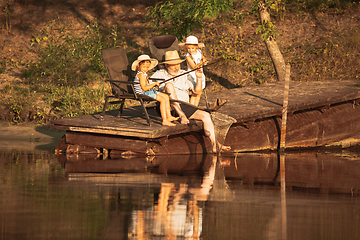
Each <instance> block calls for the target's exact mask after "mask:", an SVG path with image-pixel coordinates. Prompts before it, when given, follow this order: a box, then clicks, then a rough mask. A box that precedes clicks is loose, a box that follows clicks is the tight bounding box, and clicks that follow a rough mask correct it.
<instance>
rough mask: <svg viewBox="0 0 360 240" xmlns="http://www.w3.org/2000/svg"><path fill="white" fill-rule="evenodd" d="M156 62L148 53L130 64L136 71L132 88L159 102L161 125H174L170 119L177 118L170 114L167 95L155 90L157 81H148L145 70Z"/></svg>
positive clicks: (152, 66) (149, 68) (157, 84)
mask: <svg viewBox="0 0 360 240" xmlns="http://www.w3.org/2000/svg"><path fill="white" fill-rule="evenodd" d="M157 64H158V61H157V60H156V59H152V58H150V57H149V56H148V55H140V56H139V57H138V59H137V60H135V61H134V62H133V64H132V66H131V69H132V70H133V71H137V73H136V76H135V79H134V89H135V92H136V93H137V94H143V95H146V96H148V97H151V98H154V99H156V100H158V101H159V102H160V112H161V117H162V119H163V121H162V125H164V126H175V124H174V123H172V121H175V120H177V119H178V118H175V117H173V116H172V115H171V112H170V101H169V96H168V95H167V94H165V93H162V92H159V91H156V90H155V89H154V87H155V86H159V85H160V83H159V82H154V83H152V82H150V81H149V79H148V75H147V72H148V71H149V70H151V69H153V68H154V67H155V66H156V65H157Z"/></svg>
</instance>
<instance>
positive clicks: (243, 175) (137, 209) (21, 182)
mask: <svg viewBox="0 0 360 240" xmlns="http://www.w3.org/2000/svg"><path fill="white" fill-rule="evenodd" d="M359 159H360V158H358V157H356V156H355V157H353V158H351V159H349V158H348V157H344V156H343V155H336V154H334V153H331V154H326V153H321V152H302V153H291V154H290V153H287V154H284V155H280V156H278V155H276V154H238V155H237V156H236V157H225V156H222V157H221V158H220V159H217V158H216V157H215V156H213V155H205V156H203V155H195V156H171V157H155V158H151V159H146V158H143V159H142V158H133V159H114V158H112V159H110V158H108V159H105V160H99V159H98V156H92V155H88V156H87V157H86V158H85V157H84V156H81V158H74V157H70V158H66V156H65V158H64V156H59V155H58V156H55V155H54V154H51V153H47V152H24V151H13V150H11V151H10V150H6V149H0V239H326V240H328V239H359V237H360V230H359V228H358V226H359V224H360V201H359V199H360V198H359V189H360V161H359ZM285 165H286V168H285Z"/></svg>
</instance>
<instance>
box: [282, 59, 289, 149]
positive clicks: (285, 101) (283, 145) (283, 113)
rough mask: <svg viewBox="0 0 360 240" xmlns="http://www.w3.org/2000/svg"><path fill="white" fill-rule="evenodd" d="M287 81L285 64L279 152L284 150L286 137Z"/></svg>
mask: <svg viewBox="0 0 360 240" xmlns="http://www.w3.org/2000/svg"><path fill="white" fill-rule="evenodd" d="M289 82H290V64H288V65H286V70H285V82H284V100H283V109H282V118H281V136H280V152H283V151H284V150H285V137H286V121H287V111H288V105H289V101H288V99H289Z"/></svg>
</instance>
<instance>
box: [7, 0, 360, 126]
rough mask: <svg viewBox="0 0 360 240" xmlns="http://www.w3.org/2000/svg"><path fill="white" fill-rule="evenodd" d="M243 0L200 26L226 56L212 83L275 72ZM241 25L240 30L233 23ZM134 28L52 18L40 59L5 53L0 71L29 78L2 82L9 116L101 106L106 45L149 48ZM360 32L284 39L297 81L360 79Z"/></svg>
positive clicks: (326, 5) (293, 5) (244, 81)
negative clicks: (14, 71) (140, 41)
mask: <svg viewBox="0 0 360 240" xmlns="http://www.w3.org/2000/svg"><path fill="white" fill-rule="evenodd" d="M355 2H358V1H355ZM244 3H245V1H238V2H236V3H235V5H234V8H235V9H234V10H233V11H232V12H230V13H226V14H221V15H220V16H219V17H217V18H214V19H208V20H207V21H208V22H207V24H206V27H205V28H203V29H201V30H196V31H194V34H195V35H196V36H198V38H199V39H204V42H205V45H206V48H205V52H204V53H205V56H207V57H208V58H210V59H221V62H220V63H219V64H218V65H217V66H215V67H212V69H211V72H212V75H209V76H208V77H209V79H211V80H213V81H214V82H216V83H217V84H213V85H214V86H215V87H214V88H213V89H210V90H213V91H215V90H221V89H224V88H227V89H229V88H234V87H242V86H246V85H251V84H261V83H264V82H269V81H275V79H276V75H275V70H274V68H273V65H272V62H271V60H270V58H269V56H268V53H267V51H266V48H265V45H264V43H263V41H262V40H261V37H260V33H259V34H256V26H254V30H253V34H251V35H249V34H247V35H244V34H243V32H242V28H243V27H245V26H247V25H249V24H253V23H249V22H254V20H255V21H257V19H256V18H257V17H256V16H257V14H256V12H254V11H251V10H244V9H243V4H244ZM277 4H279V2H277ZM357 6H358V4H356V3H354V2H350V1H334V0H332V1H329V0H303V1H295V0H287V1H283V2H281V4H280V5H276V6H274V8H275V9H274V11H273V13H272V14H273V15H272V17H274V18H275V19H277V21H279V22H281V21H282V19H283V18H284V17H286V14H289V12H290V11H292V12H293V13H294V14H297V15H299V16H300V15H304V14H306V13H308V12H311V14H312V13H314V12H315V11H318V12H319V11H321V12H324V11H327V12H331V13H333V14H343V13H344V12H346V11H350V7H357ZM285 7H286V8H285ZM276 8H278V9H276ZM285 9H287V10H286V11H287V12H286V11H285ZM234 25H235V26H236V31H233V29H232V28H231V27H233V26H234ZM275 27H276V24H275ZM146 29H147V26H146V24H144V26H142V28H141V29H140V28H139V29H137V33H136V36H138V37H140V38H143V39H148V38H150V37H151V34H152V33H153V29H150V30H146ZM229 29H230V30H229ZM134 34H135V33H134ZM127 35H129V29H125V28H122V27H120V26H117V25H114V26H106V27H105V26H102V24H101V23H98V22H94V23H92V24H90V25H89V24H88V25H85V24H84V25H83V27H82V28H80V29H75V30H74V26H64V25H63V24H61V21H57V20H54V21H52V22H49V23H48V24H47V25H46V26H45V27H42V29H41V30H40V31H38V32H37V33H34V34H33V37H32V39H31V47H30V50H29V51H30V52H31V53H32V54H34V55H35V56H37V57H36V58H35V59H32V60H22V56H23V55H24V54H26V53H20V55H19V56H18V57H17V58H10V57H5V58H4V59H2V60H1V62H0V73H4V72H5V71H11V69H14V68H22V69H24V70H23V72H22V78H23V79H25V80H24V81H23V82H22V83H12V84H9V85H6V86H5V87H4V88H3V89H0V92H1V95H2V96H3V98H2V99H1V100H0V110H1V109H3V111H9V112H10V113H9V115H10V116H11V119H9V121H11V122H13V123H21V122H23V121H26V120H27V119H30V120H33V121H37V122H38V123H39V124H43V123H46V122H47V121H48V120H50V119H56V118H62V117H73V116H79V115H83V114H91V113H94V112H99V111H100V110H101V109H102V105H103V99H104V94H106V93H107V92H108V91H109V88H108V85H107V84H106V83H105V82H104V79H105V78H106V77H107V74H106V70H105V68H104V64H103V61H102V57H101V54H100V52H101V50H102V49H105V48H114V47H118V46H121V47H124V48H125V49H126V51H127V52H128V58H129V61H130V62H132V61H133V60H134V59H136V58H137V56H138V55H140V54H143V53H148V52H147V49H146V48H143V47H141V46H139V45H136V44H135V43H134V42H132V41H130V40H129V39H128V38H126V36H127ZM359 39H360V28H359V27H358V26H356V27H354V28H349V29H347V30H345V31H343V32H333V33H332V34H331V35H329V36H328V37H326V38H323V39H322V40H321V41H320V42H317V43H311V42H301V43H296V44H292V45H286V44H283V45H282V48H281V50H282V51H283V54H284V56H285V57H286V59H287V62H290V63H291V65H292V75H295V76H296V77H297V79H296V80H298V81H310V80H326V79H334V78H337V79H345V78H355V79H359V80H360V76H359V75H360V74H359V72H360V70H359V67H358V66H360V62H359V61H360V60H359V59H360V49H359V48H360V47H359V45H358V40H359ZM0 49H1V50H3V49H5V47H4V44H0ZM212 87H213V86H212Z"/></svg>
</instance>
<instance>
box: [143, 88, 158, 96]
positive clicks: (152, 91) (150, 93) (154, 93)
mask: <svg viewBox="0 0 360 240" xmlns="http://www.w3.org/2000/svg"><path fill="white" fill-rule="evenodd" d="M159 93H160V92H159V91H156V90H154V89H153V88H152V89H150V90H148V91H146V92H144V95H146V96H148V97H151V98H154V99H156V95H158V94H159Z"/></svg>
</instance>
